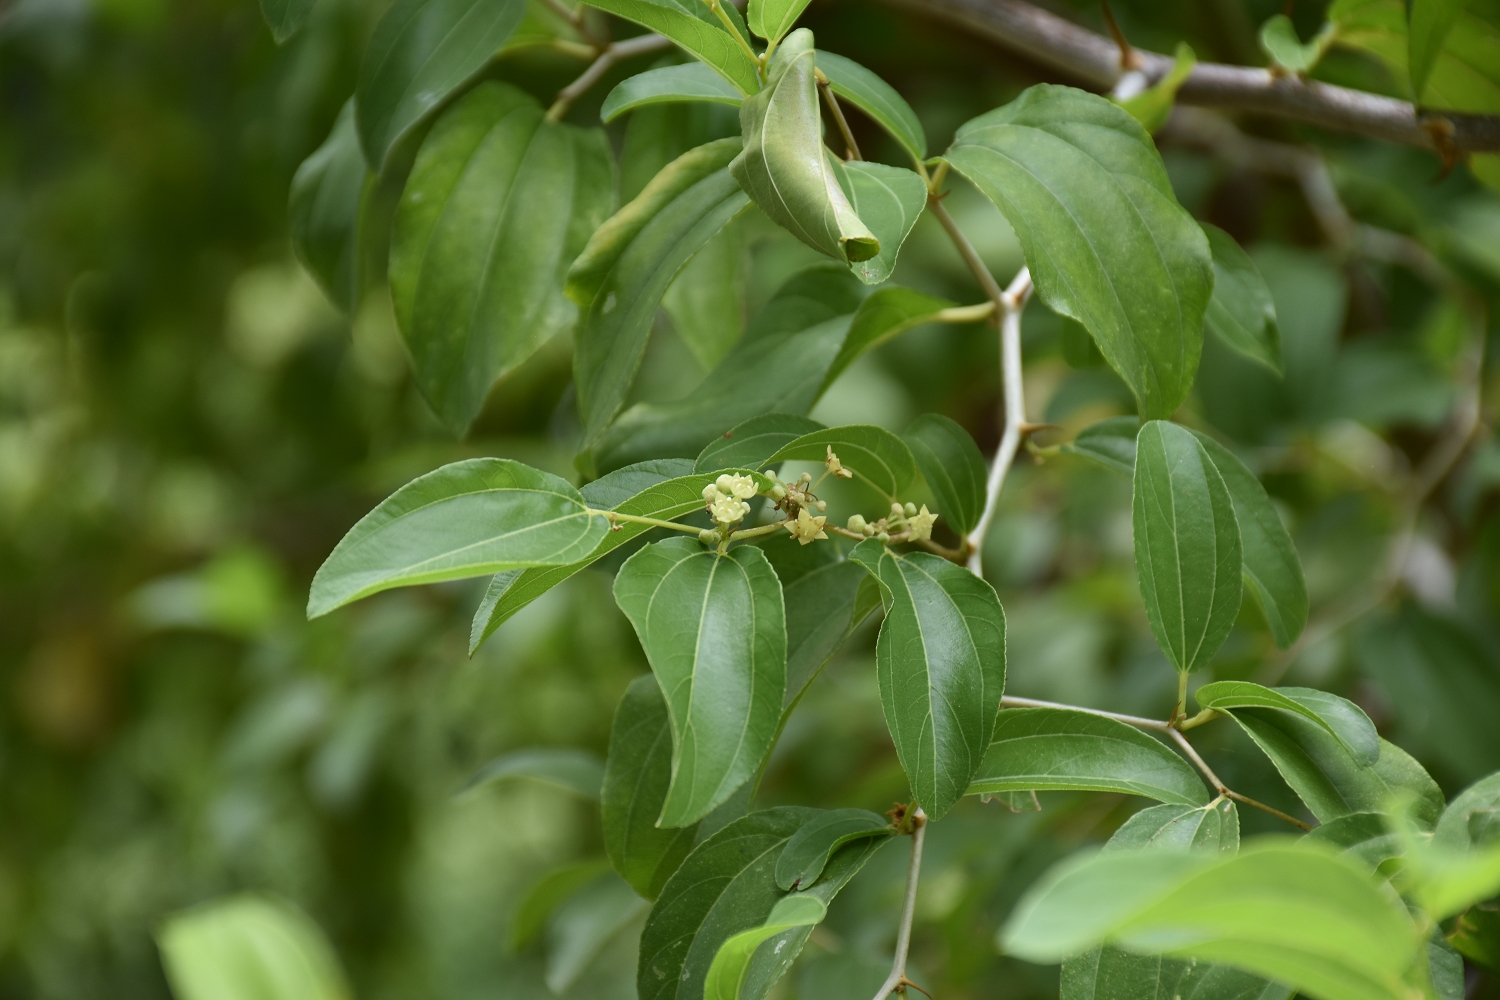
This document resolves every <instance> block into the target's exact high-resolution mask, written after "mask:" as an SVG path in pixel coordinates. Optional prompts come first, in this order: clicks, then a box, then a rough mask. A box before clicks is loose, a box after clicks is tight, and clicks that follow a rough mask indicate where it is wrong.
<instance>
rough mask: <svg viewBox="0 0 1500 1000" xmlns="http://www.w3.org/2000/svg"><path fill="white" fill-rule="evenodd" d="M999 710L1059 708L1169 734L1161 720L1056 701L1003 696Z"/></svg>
mask: <svg viewBox="0 0 1500 1000" xmlns="http://www.w3.org/2000/svg"><path fill="white" fill-rule="evenodd" d="M1000 707H1001V708H1061V709H1064V710H1066V711H1069V712H1087V713H1088V714H1089V715H1102V716H1103V717H1104V718H1106V719H1114V720H1115V721H1116V722H1123V723H1125V724H1126V725H1129V726H1135V727H1136V728H1137V729H1151V730H1155V731H1156V732H1159V733H1165V732H1170V731H1171V729H1172V726H1171V724H1170V723H1167V722H1163V721H1162V720H1161V719H1144V718H1142V717H1141V716H1139V715H1122V714H1121V713H1119V712H1106V711H1105V710H1104V709H1102V708H1085V707H1083V706H1082V705H1064V704H1063V703H1061V702H1057V701H1041V700H1039V699H1037V698H1018V697H1016V696H1015V695H1009V694H1008V695H1005V696H1003V697H1002V698H1001V699H1000Z"/></svg>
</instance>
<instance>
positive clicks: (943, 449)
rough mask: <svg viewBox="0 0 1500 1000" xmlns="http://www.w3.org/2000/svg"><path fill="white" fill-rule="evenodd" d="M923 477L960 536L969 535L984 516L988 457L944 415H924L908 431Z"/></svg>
mask: <svg viewBox="0 0 1500 1000" xmlns="http://www.w3.org/2000/svg"><path fill="white" fill-rule="evenodd" d="M905 440H906V443H907V445H908V446H910V448H911V451H912V455H913V456H915V458H916V460H917V465H918V466H920V467H921V469H922V478H923V479H925V480H927V485H928V486H929V487H931V488H932V495H933V497H935V498H936V499H937V504H938V512H939V513H940V514H942V515H943V518H944V520H946V521H947V522H948V524H949V526H950V527H952V528H953V530H954V531H956V532H958V533H959V534H960V535H967V534H968V533H969V532H971V531H973V530H974V527H975V525H977V524H978V523H979V517H980V515H981V514H983V513H984V500H985V480H986V478H987V475H988V474H987V472H986V470H985V467H984V456H983V455H981V454H980V453H979V446H978V445H977V444H975V443H974V439H973V438H972V437H970V436H969V432H968V431H966V430H964V429H963V428H962V427H960V426H959V425H958V424H957V423H955V422H954V421H952V420H949V419H948V418H947V417H945V416H943V415H942V414H940V413H924V414H923V415H922V416H920V417H918V418H917V419H916V420H914V421H912V423H911V426H910V427H908V428H906V437H905Z"/></svg>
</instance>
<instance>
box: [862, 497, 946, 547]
mask: <svg viewBox="0 0 1500 1000" xmlns="http://www.w3.org/2000/svg"><path fill="white" fill-rule="evenodd" d="M937 519H938V516H937V515H936V514H934V513H932V512H931V511H929V510H928V509H927V505H926V504H925V503H924V504H923V505H922V508H921V509H920V510H918V509H917V505H916V504H914V503H909V504H906V505H905V506H902V505H901V504H899V503H893V504H891V512H890V513H889V514H887V515H886V516H885V517H882V518H881V519H880V520H878V521H875V522H874V523H871V522H869V521H866V520H865V519H864V518H863V517H861V516H860V515H859V514H855V515H854V516H853V517H851V518H849V530H850V531H853V532H857V533H859V534H861V535H865V536H866V537H869V538H878V539H880V540H881V541H882V542H888V541H890V540H891V536H892V535H893V534H898V533H900V532H902V531H905V532H906V537H905V539H904V540H905V541H910V542H923V541H926V540H927V539H929V538H931V537H932V526H933V524H935V523H936V522H937Z"/></svg>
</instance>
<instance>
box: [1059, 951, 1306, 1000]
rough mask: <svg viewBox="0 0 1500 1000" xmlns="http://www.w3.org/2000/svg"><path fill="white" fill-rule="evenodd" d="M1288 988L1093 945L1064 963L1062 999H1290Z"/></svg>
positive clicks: (1204, 965) (1200, 965)
mask: <svg viewBox="0 0 1500 1000" xmlns="http://www.w3.org/2000/svg"><path fill="white" fill-rule="evenodd" d="M1291 995H1292V991H1291V990H1290V989H1288V988H1287V987H1285V986H1281V985H1279V984H1277V983H1268V982H1266V980H1264V979H1262V978H1260V977H1259V976H1254V975H1251V974H1250V973H1248V972H1241V971H1240V970H1239V969H1231V968H1229V967H1228V966H1224V965H1211V964H1208V963H1204V962H1181V961H1176V960H1174V959H1170V958H1161V957H1160V956H1157V955H1134V954H1131V953H1130V952H1128V951H1121V950H1120V949H1118V948H1095V949H1094V950H1093V951H1090V952H1088V953H1087V954H1084V955H1080V956H1079V957H1077V958H1070V959H1068V960H1067V961H1065V962H1063V967H1062V995H1061V1000H1159V998H1162V997H1169V998H1171V1000H1290V997H1291Z"/></svg>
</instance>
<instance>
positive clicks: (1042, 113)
mask: <svg viewBox="0 0 1500 1000" xmlns="http://www.w3.org/2000/svg"><path fill="white" fill-rule="evenodd" d="M945 155H946V158H947V159H948V161H949V162H950V163H952V164H953V166H954V167H955V168H956V169H957V170H958V171H959V172H960V173H961V174H963V175H964V176H965V177H967V178H968V179H969V180H970V181H972V182H973V183H974V184H975V186H977V187H978V188H979V189H980V190H981V191H983V192H984V194H985V195H986V196H988V197H989V199H990V200H991V201H993V202H994V203H995V204H996V205H997V206H999V208H1000V211H1001V212H1002V213H1003V214H1004V215H1005V217H1006V219H1007V220H1008V221H1009V222H1010V225H1011V228H1012V229H1014V230H1015V232H1016V236H1017V238H1018V239H1019V240H1020V242H1021V248H1022V250H1023V251H1024V252H1025V254H1026V263H1027V265H1028V266H1030V268H1031V278H1032V280H1033V281H1034V282H1036V290H1037V294H1038V295H1040V296H1041V297H1042V300H1043V301H1044V302H1046V303H1047V305H1048V306H1049V307H1051V309H1052V310H1053V311H1054V312H1057V313H1061V314H1062V315H1064V316H1070V317H1072V318H1073V319H1076V320H1078V321H1079V322H1080V323H1082V324H1083V325H1084V326H1085V327H1087V328H1088V331H1089V333H1090V334H1092V335H1093V338H1094V340H1095V342H1096V343H1098V345H1099V349H1100V351H1101V352H1102V353H1103V354H1104V357H1105V359H1106V360H1107V361H1108V362H1109V363H1110V365H1111V367H1113V368H1114V369H1115V371H1117V372H1119V374H1120V377H1121V378H1123V379H1124V380H1125V383H1126V384H1127V385H1129V386H1130V388H1131V390H1132V391H1133V392H1134V393H1135V396H1136V399H1137V400H1139V402H1140V411H1141V415H1142V416H1144V417H1146V418H1148V419H1153V418H1164V417H1168V416H1170V415H1171V414H1172V413H1173V412H1174V411H1175V410H1176V409H1177V407H1178V406H1180V405H1181V404H1182V402H1183V400H1184V399H1186V398H1187V394H1188V390H1189V388H1191V386H1192V383H1193V376H1194V374H1195V373H1196V372H1197V370H1198V357H1199V354H1200V353H1201V351H1202V347H1203V313H1204V310H1205V308H1206V307H1207V306H1208V300H1209V295H1210V292H1211V290H1212V288H1213V262H1212V258H1211V257H1210V255H1209V249H1208V240H1207V238H1206V237H1205V236H1204V235H1203V231H1202V230H1201V229H1199V228H1198V224H1197V223H1196V222H1194V221H1193V218H1192V216H1190V215H1188V213H1187V212H1186V211H1184V210H1183V208H1182V206H1181V205H1179V204H1178V203H1177V199H1176V197H1175V196H1174V195H1173V194H1172V186H1171V183H1170V182H1169V181H1168V179H1167V172H1166V169H1165V168H1164V167H1163V166H1162V162H1161V157H1160V156H1159V155H1158V154H1157V152H1156V148H1155V146H1153V145H1152V143H1151V138H1150V136H1148V135H1147V134H1146V132H1145V130H1144V129H1142V128H1141V126H1140V123H1138V122H1137V121H1136V120H1135V119H1133V118H1131V117H1130V115H1129V114H1127V113H1126V112H1125V111H1123V110H1122V109H1120V108H1118V107H1116V106H1115V105H1113V104H1111V103H1110V102H1109V101H1107V100H1105V99H1104V98H1102V97H1096V96H1094V95H1093V94H1086V93H1084V92H1083V91H1081V90H1074V89H1073V88H1071V87H1059V86H1054V85H1051V84H1040V85H1038V86H1035V87H1031V88H1030V89H1028V90H1027V91H1025V92H1024V93H1023V94H1022V95H1021V96H1020V97H1018V98H1017V99H1016V100H1014V101H1012V102H1011V103H1010V104H1007V105H1006V106H1005V107H1003V108H998V109H996V110H994V111H991V112H989V113H988V114H985V115H981V116H980V117H978V118H975V119H974V120H972V121H970V122H968V123H967V124H965V125H964V126H963V127H962V128H960V129H959V130H958V135H957V136H956V137H955V139H954V141H953V145H952V147H950V148H949V150H948V152H947V154H945Z"/></svg>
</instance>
